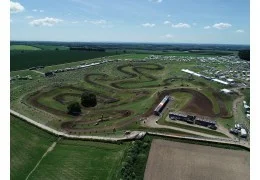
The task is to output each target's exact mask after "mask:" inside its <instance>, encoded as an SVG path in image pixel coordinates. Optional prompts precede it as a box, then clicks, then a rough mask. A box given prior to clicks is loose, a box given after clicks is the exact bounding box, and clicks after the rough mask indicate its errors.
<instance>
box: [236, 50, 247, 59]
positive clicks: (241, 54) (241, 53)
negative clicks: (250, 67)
mask: <svg viewBox="0 0 260 180" xmlns="http://www.w3.org/2000/svg"><path fill="white" fill-rule="evenodd" d="M238 56H239V58H240V59H244V60H246V61H250V50H241V51H239V52H238Z"/></svg>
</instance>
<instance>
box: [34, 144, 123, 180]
mask: <svg viewBox="0 0 260 180" xmlns="http://www.w3.org/2000/svg"><path fill="white" fill-rule="evenodd" d="M126 147H127V146H126V144H124V145H115V144H107V143H99V142H87V141H86V142H85V141H73V140H61V141H60V142H59V143H58V144H57V145H56V147H55V148H54V150H53V151H51V152H50V153H49V154H48V155H47V156H46V157H45V158H44V159H43V161H42V162H41V164H40V165H39V166H38V168H37V169H36V171H35V172H34V173H33V174H32V175H31V179H45V178H46V177H48V179H53V180H54V179H55V180H57V179H60V180H62V179H100V180H103V179H111V180H112V179H117V178H116V176H117V173H118V171H119V167H120V163H121V160H122V158H123V154H124V150H125V149H126ZM54 167H55V168H54Z"/></svg>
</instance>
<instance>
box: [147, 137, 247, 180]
mask: <svg viewBox="0 0 260 180" xmlns="http://www.w3.org/2000/svg"><path fill="white" fill-rule="evenodd" d="M249 161H250V156H249V152H247V151H238V150H229V149H221V148H216V147H209V146H201V145H195V144H186V143H179V142H172V141H166V140H159V139H155V140H153V142H152V145H151V149H150V152H149V157H148V162H147V165H146V170H145V175H144V179H149V180H150V179H151V180H152V179H156V180H157V179H165V180H167V179H176V180H179V179H180V180H182V179H194V180H203V179H205V180H206V179H218V180H221V179H223V180H226V179H237V180H239V179H241V180H242V179H243V180H245V179H249V164H250V163H249Z"/></svg>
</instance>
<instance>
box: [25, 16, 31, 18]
mask: <svg viewBox="0 0 260 180" xmlns="http://www.w3.org/2000/svg"><path fill="white" fill-rule="evenodd" d="M25 18H26V19H33V16H26V17H25Z"/></svg>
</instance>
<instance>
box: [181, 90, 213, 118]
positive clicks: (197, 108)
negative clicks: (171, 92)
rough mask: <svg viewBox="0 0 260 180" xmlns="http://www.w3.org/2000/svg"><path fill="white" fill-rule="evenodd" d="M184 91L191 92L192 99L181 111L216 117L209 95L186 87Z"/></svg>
mask: <svg viewBox="0 0 260 180" xmlns="http://www.w3.org/2000/svg"><path fill="white" fill-rule="evenodd" d="M182 92H187V93H190V94H191V95H192V99H191V100H190V101H189V102H188V103H187V104H186V105H185V106H184V107H183V108H182V109H181V111H184V112H191V113H195V114H199V115H201V116H209V117H215V115H216V114H215V113H214V111H213V104H212V102H211V100H210V99H208V97H207V96H205V95H204V94H202V93H200V92H198V91H195V90H191V89H185V90H183V91H182Z"/></svg>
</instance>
